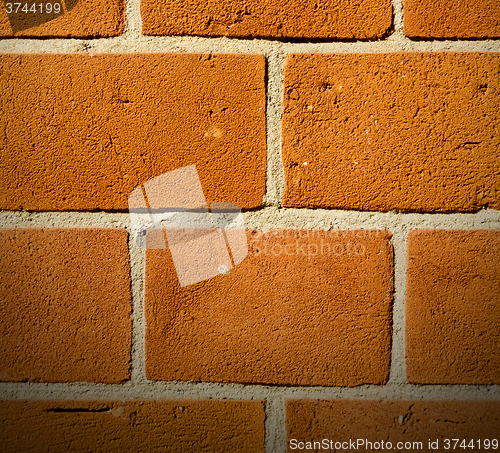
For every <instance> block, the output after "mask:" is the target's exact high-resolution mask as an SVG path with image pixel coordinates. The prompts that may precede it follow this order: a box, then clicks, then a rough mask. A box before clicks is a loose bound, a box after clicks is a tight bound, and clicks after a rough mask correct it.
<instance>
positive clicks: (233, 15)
mask: <svg viewBox="0 0 500 453" xmlns="http://www.w3.org/2000/svg"><path fill="white" fill-rule="evenodd" d="M141 13H142V24H143V28H142V31H143V33H144V34H146V35H201V36H234V37H243V38H251V37H252V38H298V39H309V38H313V39H314V38H316V39H318V38H320V39H327V38H337V39H349V40H354V39H373V38H382V37H384V36H385V35H386V33H387V32H388V31H389V29H390V27H391V24H392V5H391V2H390V0H379V1H374V0H359V1H357V2H355V3H354V2H350V1H348V0H325V1H322V2H321V3H318V2H317V1H315V0H287V1H277V0H273V1H267V2H261V1H258V0H245V1H244V2H234V1H231V0H222V1H213V0H210V1H208V2H206V1H200V0H196V1H193V2H189V3H185V2H184V3H182V2H164V1H161V0H142V2H141Z"/></svg>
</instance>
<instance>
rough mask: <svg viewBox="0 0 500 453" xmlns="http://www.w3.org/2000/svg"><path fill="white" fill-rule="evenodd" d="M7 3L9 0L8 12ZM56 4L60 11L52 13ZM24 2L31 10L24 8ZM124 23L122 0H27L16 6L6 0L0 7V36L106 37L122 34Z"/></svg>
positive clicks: (123, 3) (123, 4)
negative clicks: (42, 0) (44, 0)
mask: <svg viewBox="0 0 500 453" xmlns="http://www.w3.org/2000/svg"><path fill="white" fill-rule="evenodd" d="M7 3H11V4H12V12H11V13H10V14H8V11H10V9H7V6H6V4H7ZM48 4H50V5H52V6H51V7H50V9H48V8H47V6H48ZM56 4H58V5H60V9H59V11H60V12H59V13H55V11H57V10H56V9H55V8H54V5H56ZM24 5H27V7H28V10H31V11H28V13H26V12H23V11H22V8H23V7H24ZM33 5H35V9H36V12H33V11H32V8H33ZM40 5H42V6H40ZM16 11H17V13H16ZM40 11H42V12H40ZM48 11H51V12H50V13H49V12H48ZM124 27H125V2H124V0H62V1H59V0H56V1H48V2H43V3H42V2H39V1H37V2H34V1H28V2H22V3H21V5H20V7H19V8H18V7H17V6H16V5H15V2H10V1H9V2H7V1H5V2H4V4H2V8H1V9H0V37H35V38H36V37H48V38H49V37H59V38H98V37H103V38H105V37H110V36H118V35H121V34H122V33H123V30H124Z"/></svg>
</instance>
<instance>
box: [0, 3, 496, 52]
mask: <svg viewBox="0 0 500 453" xmlns="http://www.w3.org/2000/svg"><path fill="white" fill-rule="evenodd" d="M128 5H129V4H128ZM133 5H134V4H130V5H129V6H127V8H130V13H127V18H129V20H130V21H129V23H128V25H127V27H129V29H128V30H127V32H126V33H125V34H123V35H121V36H118V37H114V38H100V39H93V40H85V39H18V38H15V39H2V40H0V52H1V53H68V52H69V53H72V52H81V51H82V50H83V49H84V46H89V45H90V46H91V49H90V51H91V53H153V52H165V53H243V54H252V53H253V54H254V53H258V54H267V55H269V54H272V53H282V54H284V55H287V54H289V53H304V52H307V53H385V52H402V51H409V52H439V51H450V52H452V51H453V52H500V40H493V39H489V40H479V41H473V40H453V41H444V40H440V41H436V40H426V41H420V40H419V41H412V40H411V39H409V38H407V37H406V36H404V35H403V34H402V32H400V31H396V32H394V33H393V34H392V35H390V36H389V37H388V38H387V39H383V40H377V41H355V42H317V43H307V42H304V43H290V42H286V41H283V42H282V41H273V40H266V39H231V38H226V37H220V38H206V37H195V36H168V37H166V36H144V35H138V34H137V28H138V27H140V24H139V23H137V22H138V21H139V20H140V19H138V18H137V17H136V15H137V11H136V10H134V9H133V8H137V6H133Z"/></svg>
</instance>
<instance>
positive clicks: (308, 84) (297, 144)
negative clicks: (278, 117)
mask: <svg viewBox="0 0 500 453" xmlns="http://www.w3.org/2000/svg"><path fill="white" fill-rule="evenodd" d="M284 90H285V91H284V92H285V95H284V114H283V162H284V166H285V177H286V184H285V193H284V199H283V205H284V206H287V207H307V208H314V207H322V208H338V209H355V210H368V211H390V210H398V211H417V212H435V211H475V210H478V209H480V208H485V207H489V208H492V209H500V132H499V131H500V54H498V53H496V54H480V53H390V54H342V55H326V54H316V55H308V54H301V55H291V56H289V57H288V58H287V60H286V68H285V88H284Z"/></svg>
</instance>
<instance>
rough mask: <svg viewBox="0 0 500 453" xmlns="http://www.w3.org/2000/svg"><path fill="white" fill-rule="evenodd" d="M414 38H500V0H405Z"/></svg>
mask: <svg viewBox="0 0 500 453" xmlns="http://www.w3.org/2000/svg"><path fill="white" fill-rule="evenodd" d="M403 5H404V8H403V13H404V31H405V34H406V35H407V36H409V37H410V38H459V39H463V38H500V2H498V0H484V1H481V2H478V1H477V0H461V1H459V2H453V1H448V0H403Z"/></svg>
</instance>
